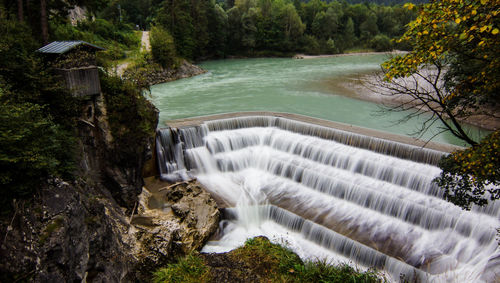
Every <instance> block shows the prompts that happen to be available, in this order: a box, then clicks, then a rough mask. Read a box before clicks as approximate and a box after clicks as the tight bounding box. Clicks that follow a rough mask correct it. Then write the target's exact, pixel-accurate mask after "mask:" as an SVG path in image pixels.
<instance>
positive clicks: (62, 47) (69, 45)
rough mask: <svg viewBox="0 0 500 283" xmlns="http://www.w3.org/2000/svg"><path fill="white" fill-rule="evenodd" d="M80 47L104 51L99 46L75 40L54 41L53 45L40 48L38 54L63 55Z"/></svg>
mask: <svg viewBox="0 0 500 283" xmlns="http://www.w3.org/2000/svg"><path fill="white" fill-rule="evenodd" d="M80 45H85V46H88V47H91V48H94V49H97V50H104V48H102V47H99V46H97V45H93V44H90V43H88V42H85V41H81V40H75V41H54V42H52V43H49V44H47V45H45V46H44V47H42V48H40V49H38V50H37V52H41V53H52V54H63V53H65V52H68V51H69V50H71V49H73V48H75V47H77V46H80Z"/></svg>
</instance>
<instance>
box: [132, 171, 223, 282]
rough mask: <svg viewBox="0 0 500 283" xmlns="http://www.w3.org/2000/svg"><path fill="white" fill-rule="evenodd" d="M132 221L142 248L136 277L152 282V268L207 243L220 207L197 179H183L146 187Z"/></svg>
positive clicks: (216, 224)
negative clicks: (149, 189)
mask: <svg viewBox="0 0 500 283" xmlns="http://www.w3.org/2000/svg"><path fill="white" fill-rule="evenodd" d="M132 224H133V226H134V228H135V235H136V236H137V240H138V246H139V247H140V248H139V252H138V257H139V261H140V264H139V266H138V270H139V271H140V272H138V273H137V274H135V277H136V278H138V279H140V281H149V280H150V279H151V278H150V276H151V272H152V271H154V270H156V269H157V268H159V267H162V266H165V265H166V264H167V263H168V262H169V261H172V260H173V259H174V258H175V257H176V256H180V255H186V254H188V253H190V252H192V251H194V250H199V249H200V248H201V247H202V246H203V245H204V244H205V242H206V241H207V240H208V238H209V237H210V236H211V235H212V234H213V233H214V232H215V231H216V230H217V228H218V224H219V209H218V208H217V205H216V204H215V201H214V200H213V199H212V198H211V196H210V194H208V193H207V192H206V191H205V190H204V189H203V188H202V187H201V185H200V184H199V183H198V182H197V181H192V182H183V183H178V184H174V185H171V186H168V187H163V188H160V189H159V190H158V189H157V190H154V191H152V192H150V191H147V190H144V191H143V193H142V194H141V201H140V206H139V209H138V215H137V216H135V217H134V218H133V219H132ZM174 255H175V256H174Z"/></svg>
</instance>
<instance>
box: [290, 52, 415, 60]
mask: <svg viewBox="0 0 500 283" xmlns="http://www.w3.org/2000/svg"><path fill="white" fill-rule="evenodd" d="M405 53H407V52H406V51H401V50H393V51H387V52H353V53H342V54H324V55H306V54H296V55H295V56H293V59H317V58H333V57H345V56H369V55H380V54H387V55H399V54H405Z"/></svg>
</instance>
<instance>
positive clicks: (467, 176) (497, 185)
mask: <svg viewBox="0 0 500 283" xmlns="http://www.w3.org/2000/svg"><path fill="white" fill-rule="evenodd" d="M439 167H440V168H441V169H442V170H443V171H442V172H441V175H440V176H439V177H438V178H436V180H435V182H437V184H438V185H439V186H440V187H441V188H443V189H444V192H445V197H446V199H447V200H449V201H451V202H453V203H454V204H456V205H458V206H461V207H463V208H465V209H470V207H471V205H472V204H476V205H485V204H487V203H488V200H491V201H494V200H497V199H499V198H500V131H496V132H493V133H492V134H490V135H488V136H487V137H485V138H484V139H483V140H482V141H481V142H480V143H479V144H477V145H475V146H473V147H470V148H468V149H465V150H460V151H455V152H453V153H452V154H450V155H448V156H447V157H444V158H443V159H442V160H441V161H440V163H439Z"/></svg>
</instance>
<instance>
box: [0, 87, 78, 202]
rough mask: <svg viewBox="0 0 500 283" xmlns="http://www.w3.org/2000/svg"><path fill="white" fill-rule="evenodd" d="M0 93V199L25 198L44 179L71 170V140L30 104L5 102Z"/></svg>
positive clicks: (66, 133) (36, 107)
mask: <svg viewBox="0 0 500 283" xmlns="http://www.w3.org/2000/svg"><path fill="white" fill-rule="evenodd" d="M8 95H9V93H8V92H2V93H0V185H1V186H0V187H1V188H2V190H1V192H0V194H1V196H0V199H1V200H2V205H5V203H4V202H8V201H9V200H11V199H12V198H26V197H29V196H30V195H31V194H33V193H34V192H35V191H36V190H37V189H38V185H39V184H40V183H41V182H43V181H45V180H44V178H47V177H48V176H51V175H52V176H58V175H59V176H60V175H63V174H67V173H69V172H70V171H71V169H72V163H71V160H72V157H71V156H72V154H71V153H72V150H71V146H70V145H69V143H70V142H71V141H72V140H73V139H72V137H71V136H70V135H68V132H67V131H65V130H64V129H63V128H62V127H61V126H59V125H57V124H56V123H55V122H54V121H53V120H52V119H51V118H50V117H47V116H46V113H45V111H44V109H43V108H42V107H41V106H39V105H37V104H32V103H16V102H6V99H5V96H8Z"/></svg>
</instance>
